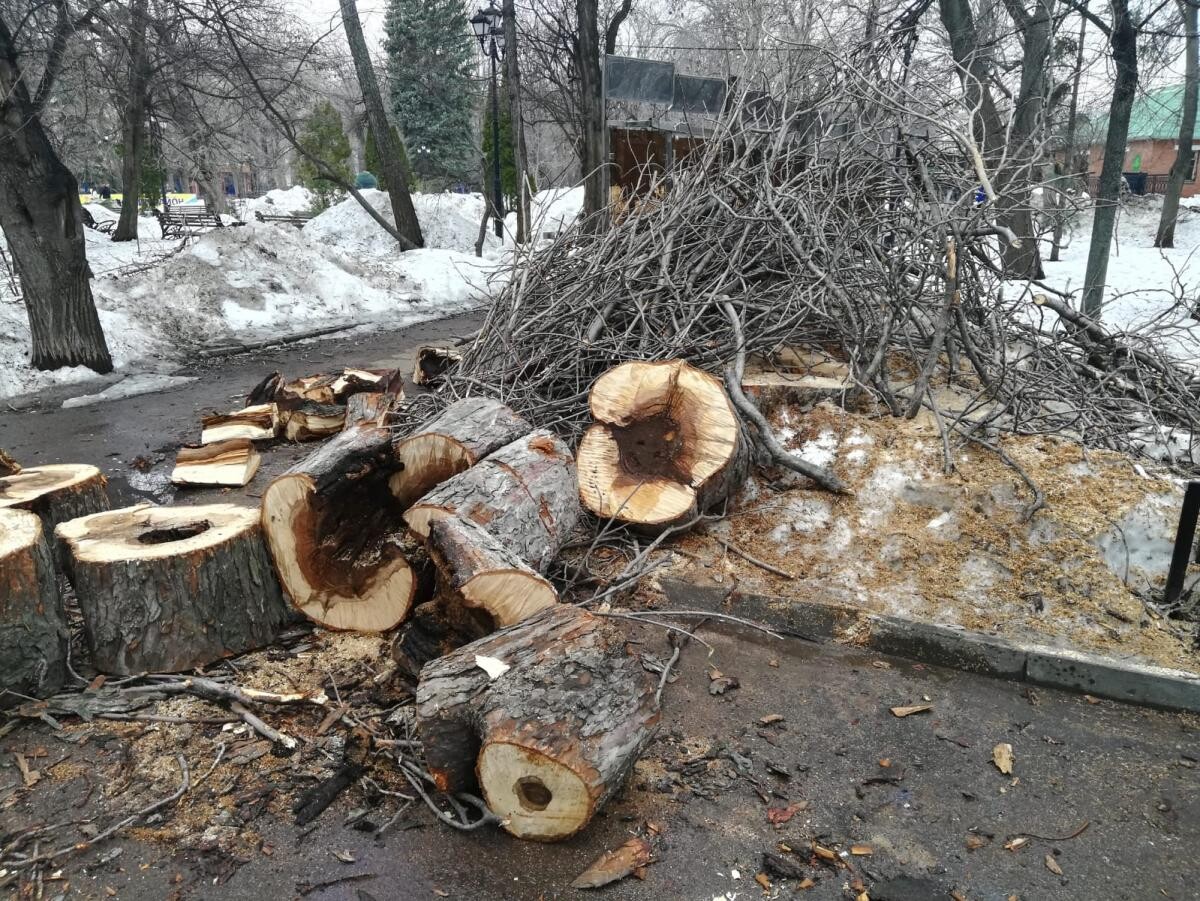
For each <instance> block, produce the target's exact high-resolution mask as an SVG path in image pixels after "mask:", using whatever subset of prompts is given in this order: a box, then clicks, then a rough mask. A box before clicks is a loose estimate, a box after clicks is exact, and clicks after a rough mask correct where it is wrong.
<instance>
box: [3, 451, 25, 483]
mask: <svg viewBox="0 0 1200 901" xmlns="http://www.w3.org/2000/svg"><path fill="white" fill-rule="evenodd" d="M20 471H21V464H20V463H18V462H17V461H16V460H14V459H13V458H12V456H11V455H10V454H9V453H8V451H6V450H5V449H4V448H2V447H0V476H11V475H16V474H17V473H18V472H20Z"/></svg>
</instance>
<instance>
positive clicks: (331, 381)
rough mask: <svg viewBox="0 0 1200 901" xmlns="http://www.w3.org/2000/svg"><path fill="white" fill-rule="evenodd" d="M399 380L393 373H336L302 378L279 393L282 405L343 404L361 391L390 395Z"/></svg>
mask: <svg viewBox="0 0 1200 901" xmlns="http://www.w3.org/2000/svg"><path fill="white" fill-rule="evenodd" d="M402 385H403V379H402V378H401V377H400V375H399V373H398V372H397V371H396V370H394V369H343V370H341V371H340V372H330V373H323V374H321V375H306V376H302V377H301V378H298V379H293V380H292V381H290V382H287V383H286V384H284V385H283V386H282V387H281V388H280V389H279V394H280V397H281V398H282V399H283V400H284V402H285V403H286V401H288V400H299V401H312V402H313V403H317V404H326V405H328V404H344V403H345V402H346V399H347V398H349V397H351V396H352V395H355V394H359V393H361V392H363V391H368V392H378V391H394V390H396V389H398V388H400V387H401V386H402Z"/></svg>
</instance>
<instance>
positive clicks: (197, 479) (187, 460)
mask: <svg viewBox="0 0 1200 901" xmlns="http://www.w3.org/2000/svg"><path fill="white" fill-rule="evenodd" d="M261 461H262V457H261V456H260V455H259V453H258V451H257V450H256V449H255V447H254V442H252V441H251V440H250V439H249V438H234V439H232V440H230V441H219V442H217V443H215V444H203V445H201V446H200V447H181V448H180V449H179V453H178V454H177V455H176V456H175V468H174V469H173V470H171V482H172V483H173V484H175V485H218V486H219V485H230V486H239V485H245V484H247V483H248V482H249V481H250V480H251V479H252V478H254V474H255V473H256V472H258V465H259V463H260V462H261Z"/></svg>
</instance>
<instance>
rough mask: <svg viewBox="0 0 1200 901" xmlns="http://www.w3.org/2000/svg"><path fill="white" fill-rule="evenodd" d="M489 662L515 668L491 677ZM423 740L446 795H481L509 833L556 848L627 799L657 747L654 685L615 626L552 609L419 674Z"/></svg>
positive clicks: (600, 619) (590, 616) (569, 610)
mask: <svg viewBox="0 0 1200 901" xmlns="http://www.w3.org/2000/svg"><path fill="white" fill-rule="evenodd" d="M481 658H491V660H490V661H488V663H489V666H490V667H492V668H493V672H494V671H495V664H494V663H493V662H492V661H499V662H500V663H501V664H503V665H504V666H506V667H507V669H504V671H503V672H501V673H500V674H499V675H497V676H495V677H494V678H493V677H492V676H491V675H489V674H488V672H487V671H485V670H484V669H483V668H482V667H481V666H480V665H479V662H478V661H479V660H480V659H481ZM416 698H417V729H418V735H419V737H420V739H421V743H422V746H423V748H424V751H425V759H426V762H427V763H428V766H429V772H430V773H431V775H432V776H433V779H434V781H435V783H436V784H437V786H438V788H440V789H441V790H442V791H448V792H459V791H474V790H475V789H476V786H477V785H478V787H479V789H481V790H482V793H483V797H484V799H485V800H486V801H487V804H488V807H489V808H491V810H492V811H493V812H494V813H495V814H496V815H497V816H499V817H500V818H501V820H502V821H503V822H504V828H505V829H507V830H508V831H509V832H511V833H512V834H513V835H515V836H518V837H519V838H525V839H534V840H537V841H558V840H560V839H565V838H568V837H570V836H572V835H574V834H575V833H577V832H578V831H579V830H580V829H582V828H583V827H584V826H586V825H587V824H588V822H589V821H590V820H591V818H592V817H593V816H594V815H595V813H596V812H597V811H598V810H599V809H600V808H601V807H602V806H603V805H604V804H605V803H606V802H607V801H608V800H609V799H610V798H612V796H613V795H614V794H616V792H617V791H618V790H619V789H620V787H621V786H622V784H623V783H624V781H625V779H626V777H627V776H628V774H629V773H630V772H631V770H632V769H633V765H634V763H635V762H636V760H637V758H638V755H639V754H641V752H642V750H643V749H644V748H645V747H646V745H647V743H648V742H649V741H650V739H651V738H652V737H653V734H654V729H655V726H656V725H657V723H658V719H659V712H658V709H657V706H656V704H655V700H654V680H653V679H651V677H650V675H649V674H648V673H646V671H645V670H644V669H643V668H642V666H641V664H640V662H639V661H638V660H637V659H636V658H635V657H634V656H632V655H631V654H630V653H629V651H628V650H627V647H626V636H625V633H624V632H623V631H622V629H620V628H619V627H618V626H617V625H616V624H615V623H614V622H613V621H612V620H610V619H605V618H603V617H600V616H595V615H593V614H591V613H588V612H586V611H584V610H580V609H579V608H577V607H574V606H567V605H556V606H554V607H552V608H550V609H548V610H544V611H542V612H541V613H538V614H535V615H534V616H532V617H530V618H529V619H526V620H523V621H522V622H520V623H518V624H517V625H515V626H510V627H508V628H507V629H502V630H500V631H499V632H496V633H494V634H492V635H489V636H488V637H487V638H484V639H481V640H480V641H476V642H474V643H472V644H469V645H467V646H466V647H463V648H460V649H458V650H457V651H454V652H453V653H451V654H449V655H447V656H445V657H442V658H440V659H437V660H434V661H433V662H431V663H429V664H428V665H427V666H426V667H425V668H424V669H423V670H422V671H421V681H420V684H419V686H418V688H417V695H416Z"/></svg>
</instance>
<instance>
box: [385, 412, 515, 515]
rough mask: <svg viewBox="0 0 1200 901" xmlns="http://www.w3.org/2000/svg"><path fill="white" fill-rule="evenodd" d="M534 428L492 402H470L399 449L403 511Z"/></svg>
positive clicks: (396, 484) (396, 489) (395, 482)
mask: <svg viewBox="0 0 1200 901" xmlns="http://www.w3.org/2000/svg"><path fill="white" fill-rule="evenodd" d="M531 428H532V426H531V425H530V424H529V423H528V422H526V421H525V419H523V418H522V417H520V416H518V415H517V414H516V413H514V412H513V411H512V410H511V409H509V408H508V407H506V406H505V405H504V404H502V403H500V401H498V400H493V399H492V398H490V397H468V398H466V399H464V400H460V401H456V402H455V403H453V404H451V405H450V406H448V407H447V408H446V409H445V410H443V411H442V412H441V414H439V415H438V416H436V417H434V418H433V419H431V420H430V421H429V422H427V423H425V425H423V426H421V428H420V429H418V430H417V431H416V432H414V433H413V434H411V435H408V436H405V437H403V438H400V439H398V440H397V441H396V444H395V453H396V460H397V463H398V464H399V466H400V468H399V470H398V471H397V472H396V474H395V475H394V476H392V479H391V482H390V487H391V491H392V494H393V495H395V497H396V499H397V500H398V501H399V503H400V505H401V506H402V507H409V506H411V505H412V504H413V503H415V502H416V501H417V500H418V499H419V498H420V497H421V496H422V495H424V494H425V493H426V492H427V491H429V490H430V489H431V488H433V487H435V486H437V485H439V484H441V483H442V482H444V481H445V480H446V479H448V478H450V477H451V476H453V475H456V474H458V473H460V472H462V471H463V470H465V469H467V468H469V467H471V466H474V465H475V464H476V463H478V462H479V461H480V460H482V459H483V458H484V457H486V456H487V455H488V454H490V453H491V452H492V451H494V450H496V449H497V448H499V447H503V446H504V445H506V444H508V443H509V442H511V441H513V440H514V439H516V438H519V437H520V436H521V435H524V434H526V433H527V432H529V431H530V429H531Z"/></svg>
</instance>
